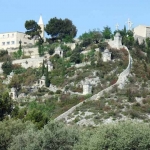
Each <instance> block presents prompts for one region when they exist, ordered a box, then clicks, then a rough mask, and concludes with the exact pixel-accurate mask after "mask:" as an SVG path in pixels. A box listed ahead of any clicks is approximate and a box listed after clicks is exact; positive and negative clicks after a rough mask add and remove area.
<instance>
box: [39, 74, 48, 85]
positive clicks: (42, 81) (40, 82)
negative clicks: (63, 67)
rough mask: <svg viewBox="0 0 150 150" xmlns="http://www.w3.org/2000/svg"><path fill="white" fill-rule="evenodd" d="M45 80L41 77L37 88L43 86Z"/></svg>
mask: <svg viewBox="0 0 150 150" xmlns="http://www.w3.org/2000/svg"><path fill="white" fill-rule="evenodd" d="M45 79H46V77H45V76H44V75H43V76H42V77H41V79H40V80H39V86H40V87H42V86H45Z"/></svg>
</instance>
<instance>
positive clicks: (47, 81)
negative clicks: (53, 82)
mask: <svg viewBox="0 0 150 150" xmlns="http://www.w3.org/2000/svg"><path fill="white" fill-rule="evenodd" d="M49 84H50V82H49V78H48V65H47V67H46V73H45V86H46V87H49Z"/></svg>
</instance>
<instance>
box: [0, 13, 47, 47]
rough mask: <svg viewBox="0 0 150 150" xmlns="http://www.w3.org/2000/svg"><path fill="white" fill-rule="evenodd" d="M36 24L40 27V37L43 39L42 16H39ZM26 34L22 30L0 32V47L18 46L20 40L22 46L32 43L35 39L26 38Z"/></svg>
mask: <svg viewBox="0 0 150 150" xmlns="http://www.w3.org/2000/svg"><path fill="white" fill-rule="evenodd" d="M38 25H39V26H40V27H41V29H42V33H41V37H42V38H43V39H45V36H44V23H43V20H42V16H40V19H39V22H38ZM28 37H29V36H28V35H26V34H25V33H23V32H18V31H16V32H6V33H0V49H4V50H6V49H11V48H18V47H19V41H21V45H22V46H26V45H34V44H35V40H34V39H33V40H30V39H28Z"/></svg>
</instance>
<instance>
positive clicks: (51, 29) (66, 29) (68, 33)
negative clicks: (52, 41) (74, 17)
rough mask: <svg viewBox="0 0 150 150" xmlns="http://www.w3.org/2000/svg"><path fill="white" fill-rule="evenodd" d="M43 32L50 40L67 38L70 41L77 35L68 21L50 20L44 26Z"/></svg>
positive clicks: (74, 28) (73, 26)
mask: <svg viewBox="0 0 150 150" xmlns="http://www.w3.org/2000/svg"><path fill="white" fill-rule="evenodd" d="M45 31H46V33H47V34H48V35H51V37H52V38H58V39H60V40H62V39H65V38H68V39H72V38H74V37H75V36H76V34H77V29H76V27H75V25H73V23H72V21H71V20H69V19H64V20H62V19H58V18H56V17H55V18H51V19H50V20H49V22H48V24H46V27H45Z"/></svg>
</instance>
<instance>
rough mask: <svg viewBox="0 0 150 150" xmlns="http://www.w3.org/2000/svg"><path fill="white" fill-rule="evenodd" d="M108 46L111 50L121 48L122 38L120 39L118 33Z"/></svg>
mask: <svg viewBox="0 0 150 150" xmlns="http://www.w3.org/2000/svg"><path fill="white" fill-rule="evenodd" d="M108 44H109V45H110V47H112V48H117V49H120V48H123V45H122V37H121V35H120V33H119V32H117V33H116V34H115V36H114V40H113V41H112V40H110V41H108Z"/></svg>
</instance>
